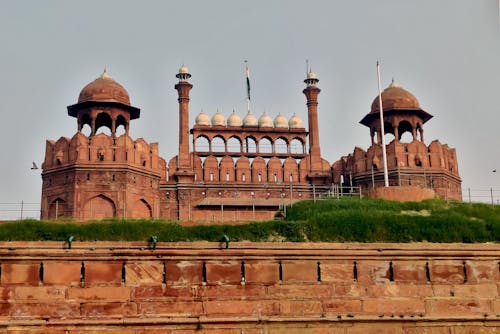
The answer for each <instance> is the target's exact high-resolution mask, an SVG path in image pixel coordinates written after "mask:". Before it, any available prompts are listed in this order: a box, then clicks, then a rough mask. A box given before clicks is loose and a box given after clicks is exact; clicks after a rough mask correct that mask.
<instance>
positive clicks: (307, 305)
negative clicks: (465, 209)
mask: <svg viewBox="0 0 500 334" xmlns="http://www.w3.org/2000/svg"><path fill="white" fill-rule="evenodd" d="M280 314H282V315H290V316H305V315H313V314H314V315H321V314H323V308H322V305H321V302H320V301H314V300H281V301H280Z"/></svg>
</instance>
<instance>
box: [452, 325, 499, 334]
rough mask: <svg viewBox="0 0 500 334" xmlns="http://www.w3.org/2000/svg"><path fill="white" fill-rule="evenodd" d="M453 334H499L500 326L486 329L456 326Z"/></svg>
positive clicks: (477, 326)
mask: <svg viewBox="0 0 500 334" xmlns="http://www.w3.org/2000/svg"><path fill="white" fill-rule="evenodd" d="M453 331H454V332H453V334H498V333H499V332H500V328H499V326H498V325H497V326H494V327H484V326H482V325H476V326H474V325H466V326H456V327H454V328H453Z"/></svg>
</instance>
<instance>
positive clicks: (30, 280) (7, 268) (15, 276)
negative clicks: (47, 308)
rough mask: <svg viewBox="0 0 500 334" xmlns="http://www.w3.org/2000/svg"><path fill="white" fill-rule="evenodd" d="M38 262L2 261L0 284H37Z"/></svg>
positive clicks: (38, 278)
mask: <svg viewBox="0 0 500 334" xmlns="http://www.w3.org/2000/svg"><path fill="white" fill-rule="evenodd" d="M39 280H40V263H39V262H38V263H2V279H1V283H2V285H9V284H24V285H38V283H39Z"/></svg>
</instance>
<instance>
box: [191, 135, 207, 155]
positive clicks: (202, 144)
mask: <svg viewBox="0 0 500 334" xmlns="http://www.w3.org/2000/svg"><path fill="white" fill-rule="evenodd" d="M194 145H195V148H196V152H209V151H210V145H209V142H208V138H207V137H205V136H200V137H198V138H196V140H195V141H194Z"/></svg>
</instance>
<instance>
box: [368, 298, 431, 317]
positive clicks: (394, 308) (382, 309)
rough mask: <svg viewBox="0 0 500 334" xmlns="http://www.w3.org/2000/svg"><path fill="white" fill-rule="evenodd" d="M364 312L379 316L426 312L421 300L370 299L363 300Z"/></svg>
mask: <svg viewBox="0 0 500 334" xmlns="http://www.w3.org/2000/svg"><path fill="white" fill-rule="evenodd" d="M363 312H364V313H366V314H377V315H391V314H394V315H400V314H403V315H412V314H421V313H424V312H425V303H424V300H422V299H420V298H384V299H383V298H370V299H365V300H363Z"/></svg>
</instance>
